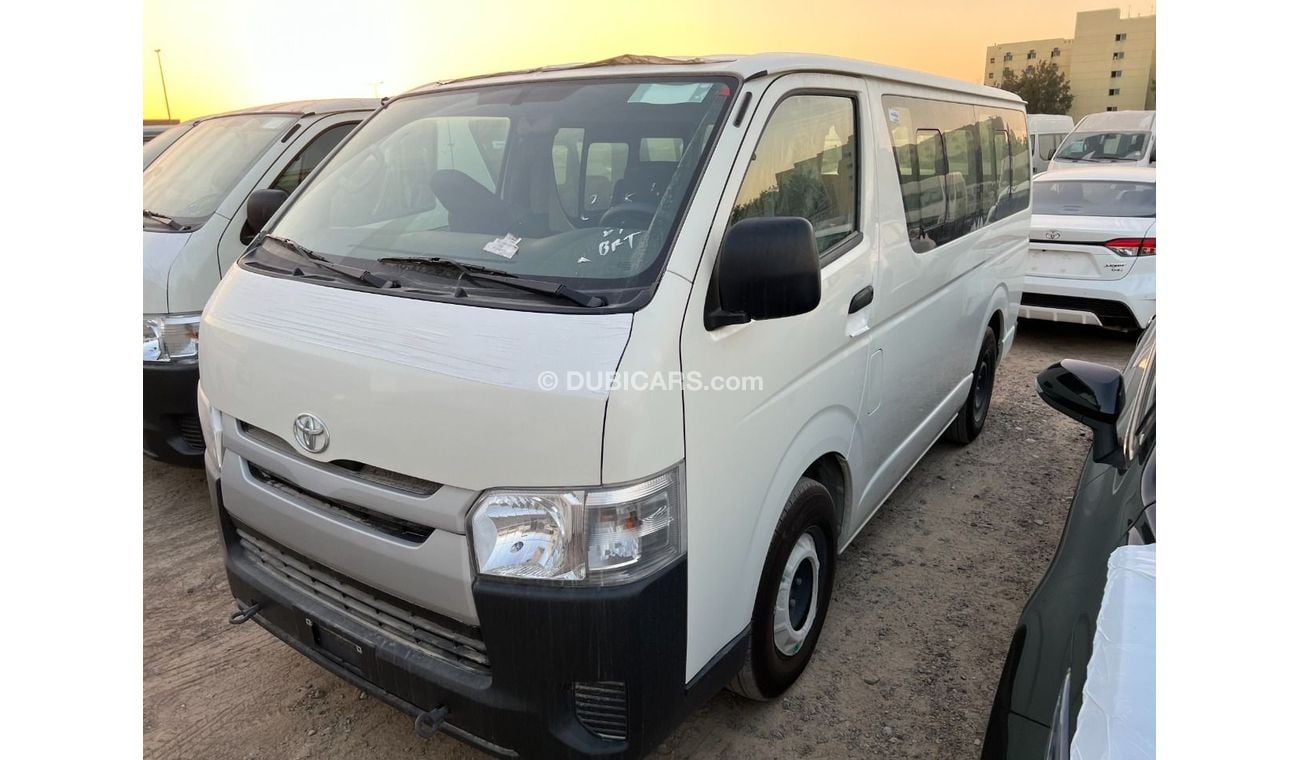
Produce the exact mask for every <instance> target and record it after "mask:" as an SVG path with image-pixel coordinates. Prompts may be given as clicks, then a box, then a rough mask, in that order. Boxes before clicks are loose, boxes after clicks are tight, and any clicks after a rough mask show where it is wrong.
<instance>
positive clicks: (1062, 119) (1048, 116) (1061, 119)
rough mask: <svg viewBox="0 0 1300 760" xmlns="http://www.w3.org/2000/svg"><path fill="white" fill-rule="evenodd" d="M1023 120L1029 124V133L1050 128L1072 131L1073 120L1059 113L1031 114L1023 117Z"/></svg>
mask: <svg viewBox="0 0 1300 760" xmlns="http://www.w3.org/2000/svg"><path fill="white" fill-rule="evenodd" d="M1025 120H1026V121H1028V122H1029V131H1030V132H1033V131H1035V130H1036V129H1046V128H1050V127H1067V128H1068V129H1074V119H1071V118H1070V117H1069V116H1066V115H1064V114H1059V113H1031V114H1027V115H1026V116H1025Z"/></svg>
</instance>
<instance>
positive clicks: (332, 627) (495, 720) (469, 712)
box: [209, 472, 744, 758]
mask: <svg viewBox="0 0 1300 760" xmlns="http://www.w3.org/2000/svg"><path fill="white" fill-rule="evenodd" d="M212 475H213V473H212V472H209V484H210V489H211V496H212V498H213V501H214V503H215V504H216V509H217V513H218V516H219V520H220V523H221V528H222V536H223V539H224V542H225V547H226V571H227V576H228V578H229V581H230V589H231V592H232V593H233V595H234V596H235V598H236V600H237V601H238V603H239V605H240V607H241V608H247V607H250V606H252V605H258V607H257V612H256V614H255V615H254V617H253V618H252V619H253V620H256V621H257V622H258V623H259V624H260V625H262V626H263V627H264V628H266V629H267V630H268V631H270V632H271V633H272V634H274V635H275V636H276V637H277V638H280V639H281V640H283V641H285V642H286V643H288V644H289V645H290V646H292V647H293V648H294V649H296V650H297V651H299V652H300V653H302V654H303V655H305V656H307V657H308V658H309V659H311V660H312V661H313V662H316V663H317V664H318V665H320V666H322V667H324V668H325V669H326V670H329V671H330V672H332V673H334V674H335V675H337V676H339V677H340V678H343V679H344V680H346V681H348V682H349V683H351V684H353V685H355V686H357V687H358V688H361V689H363V690H365V691H367V692H369V693H371V694H373V695H375V696H376V697H377V698H379V699H382V700H383V701H385V702H387V703H388V704H389V705H391V706H393V707H396V708H397V709H398V710H400V711H402V712H404V713H406V714H407V715H410V716H416V715H418V714H420V713H423V712H425V711H429V710H433V709H435V708H437V707H443V706H445V707H446V708H448V711H449V712H448V714H447V717H446V722H445V723H444V724H443V728H442V730H444V731H445V732H446V733H448V734H449V735H451V736H453V737H455V738H457V739H460V740H462V741H465V742H467V743H470V744H473V745H475V746H478V747H479V748H481V749H484V750H486V751H488V752H490V753H492V754H495V755H497V756H502V757H512V756H524V757H601V758H632V757H640V756H642V755H644V754H646V753H647V752H650V751H651V750H653V749H654V748H655V747H656V746H657V745H658V744H659V742H661V741H662V740H663V739H664V738H666V737H667V735H668V733H669V732H670V731H671V730H672V728H673V727H674V726H676V725H677V723H678V722H680V721H681V719H682V718H684V717H685V716H686V715H687V714H688V713H689V712H690V710H692V709H694V707H695V706H697V705H698V704H700V703H702V702H703V701H704V700H706V699H708V698H709V697H710V696H712V695H713V694H714V693H716V692H717V691H718V690H719V689H720V688H722V686H723V685H724V684H725V683H726V681H727V680H728V679H729V678H730V677H731V675H732V674H733V673H734V672H735V670H736V669H737V668H738V667H739V661H738V660H737V659H736V657H737V656H742V655H743V652H744V646H743V640H742V639H741V638H739V637H738V639H737V641H736V642H733V646H731V647H729V648H728V649H727V650H726V652H727V654H726V655H725V656H724V655H720V656H719V657H718V658H715V660H714V664H713V667H711V668H707V669H706V670H705V672H704V673H703V674H701V675H700V676H699V677H697V678H696V679H695V680H694V681H692V683H690V684H684V683H683V679H684V673H685V655H686V640H685V637H686V560H685V558H684V557H683V558H682V559H680V560H679V561H678V562H676V563H674V564H673V565H671V566H669V567H667V568H665V569H664V570H662V571H661V572H659V573H658V574H656V575H654V576H652V577H650V578H648V579H645V580H643V581H640V582H637V583H632V584H628V585H625V586H617V587H610V588H582V589H578V588H551V587H541V586H537V585H524V584H518V583H502V582H496V581H490V580H484V579H478V580H476V581H475V582H474V584H473V596H474V603H475V606H476V608H477V611H478V617H479V622H480V625H481V629H480V630H481V635H482V640H483V643H484V645H485V647H486V652H487V655H488V657H490V660H491V665H490V672H488V673H482V672H471V671H469V670H466V669H464V668H460V667H457V666H456V665H454V664H451V663H448V662H445V661H442V660H439V659H437V658H435V657H432V656H429V655H428V654H426V653H425V652H424V651H423V650H421V649H418V648H416V647H414V646H411V645H408V644H406V643H405V642H403V641H399V640H397V639H396V638H394V637H391V636H389V635H387V634H385V633H383V632H382V631H380V630H379V629H378V628H374V627H371V626H370V625H368V624H366V623H363V622H361V621H360V620H358V619H357V618H356V617H355V616H353V615H351V614H349V613H346V612H344V611H343V610H342V609H341V608H339V607H336V606H334V605H332V604H328V603H325V602H322V601H321V600H320V599H319V598H317V597H313V596H311V595H309V594H307V593H304V592H302V591H300V590H299V589H296V588H294V587H293V586H292V585H291V584H288V583H285V582H284V581H283V580H281V579H279V578H277V577H275V576H274V575H272V574H271V573H269V572H267V571H266V570H265V569H263V568H262V567H261V566H259V565H258V563H257V562H256V561H255V560H254V559H252V558H250V557H249V556H248V555H247V553H246V552H245V551H244V550H243V548H242V547H241V544H240V540H239V538H238V536H237V534H236V532H235V531H236V525H235V522H234V520H233V519H232V518H231V516H230V515H229V514H228V513H227V512H226V510H225V508H224V506H223V505H222V503H221V496H220V486H219V481H217V480H216V479H215V478H213V477H212ZM340 646H342V649H340ZM611 683H613V684H621V685H622V689H623V690H624V691H625V695H626V696H625V699H624V704H623V707H622V709H621V712H622V714H623V716H625V717H623V718H622V719H621V722H622V723H623V725H624V728H625V730H624V731H623V732H622V734H623V735H624V737H625V738H603V737H602V736H598V735H597V734H596V733H595V732H594V730H593V729H591V728H589V726H591V725H592V717H591V716H592V711H593V710H595V712H596V713H597V717H596V722H597V723H598V724H599V726H600V728H601V729H604V732H605V733H607V734H609V733H613V734H615V735H617V734H618V733H619V732H618V731H617V730H614V731H609V730H608V728H609V726H610V722H609V718H610V716H611V715H613V720H614V722H615V723H618V722H620V721H619V716H618V713H619V712H620V710H619V708H618V707H617V706H615V707H614V708H612V709H611V708H609V707H608V706H607V705H604V704H597V705H595V706H593V705H591V704H589V703H586V702H582V701H581V700H580V699H579V697H577V696H576V694H577V692H580V691H583V690H584V686H583V685H586V684H605V685H609V684H611ZM575 684H576V685H578V689H577V690H575ZM580 702H581V704H580Z"/></svg>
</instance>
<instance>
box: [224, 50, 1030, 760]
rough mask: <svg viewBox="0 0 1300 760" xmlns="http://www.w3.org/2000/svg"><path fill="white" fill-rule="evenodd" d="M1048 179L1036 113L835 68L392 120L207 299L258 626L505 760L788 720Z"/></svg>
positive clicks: (484, 100) (987, 387) (706, 78)
mask: <svg viewBox="0 0 1300 760" xmlns="http://www.w3.org/2000/svg"><path fill="white" fill-rule="evenodd" d="M1029 166H1030V164H1029V141H1028V135H1027V130H1026V126H1025V116H1024V104H1023V102H1022V101H1020V100H1019V99H1018V98H1016V97H1015V96H1014V95H1011V94H1009V93H1007V92H1004V91H1002V90H995V89H991V88H987V87H981V86H978V85H969V84H965V83H962V82H958V81H953V80H948V79H942V78H938V77H934V76H930V75H926V74H918V73H913V72H909V71H902V70H899V69H893V68H887V67H884V66H877V65H872V64H866V63H860V62H857V61H849V60H842V59H837V58H826V57H819V56H807V55H789V54H781V55H777V54H771V55H753V56H747V57H742V58H735V59H732V58H709V59H689V60H677V59H664V58H654V59H643V58H634V57H623V58H620V59H616V60H614V61H605V62H601V63H599V64H591V65H585V66H568V67H561V68H551V69H542V70H535V71H530V72H519V73H513V74H503V75H497V76H492V77H481V78H473V79H469V80H461V81H456V82H448V83H438V84H434V85H431V86H428V87H424V88H420V89H417V90H414V91H412V92H409V93H406V94H404V95H401V96H399V97H396V98H393V99H392V100H390V101H387V102H386V103H385V104H384V105H383V106H382V107H381V109H380V110H379V111H378V112H377V113H376V114H375V115H374V116H373V117H372V118H371V119H370V120H369V121H367V122H366V123H365V124H364V125H363V126H362V127H361V128H360V129H358V130H357V132H356V133H355V134H354V135H353V136H352V137H351V138H349V139H348V141H347V142H346V143H344V144H343V145H342V146H341V147H340V148H339V150H338V151H337V152H336V153H335V154H334V156H332V157H331V158H330V159H329V161H328V162H327V163H326V164H325V165H323V166H322V167H321V168H320V170H318V171H317V172H316V173H315V174H314V175H313V176H312V177H311V179H310V180H308V182H307V183H306V184H305V185H304V186H303V187H302V188H301V189H300V190H299V192H298V193H297V194H296V195H295V196H294V197H293V199H291V200H290V201H289V202H288V204H286V205H285V206H284V207H282V208H281V209H280V210H279V211H278V212H277V214H276V216H275V217H274V218H272V219H271V221H270V222H269V223H268V225H267V227H266V228H265V229H264V231H263V232H262V234H261V236H260V237H259V238H258V239H257V240H256V241H255V242H254V244H253V245H252V246H250V248H249V252H248V253H247V254H246V255H245V256H243V257H242V258H241V259H240V261H239V264H238V265H237V266H234V267H231V269H230V271H229V272H228V273H227V275H226V277H225V278H224V279H223V280H222V282H221V285H220V286H219V287H218V288H217V290H216V292H215V293H214V294H213V297H212V300H211V301H210V302H209V303H208V307H207V309H206V310H205V311H204V316H203V333H202V334H203V352H202V354H201V355H200V364H201V366H202V383H201V387H200V390H199V399H200V406H201V408H202V410H203V413H202V415H201V417H202V421H203V424H204V432H205V435H206V436H207V442H208V449H207V455H206V461H207V471H208V476H209V484H210V489H211V494H212V499H213V502H214V504H215V508H216V512H217V514H218V516H219V522H220V525H221V528H222V534H223V538H224V545H225V550H226V566H227V573H228V578H229V582H230V587H231V590H232V592H233V594H234V596H235V598H236V600H237V604H238V608H239V609H238V611H237V612H235V613H234V615H232V622H235V623H242V622H244V621H247V620H250V619H251V620H256V621H257V622H258V623H259V624H261V625H262V626H264V627H265V628H266V629H267V630H269V631H271V632H272V633H273V634H275V635H276V636H278V637H280V638H281V639H283V640H284V641H286V642H287V643H289V644H290V645H291V646H293V647H294V649H296V650H297V651H299V652H300V653H302V654H303V655H305V656H306V657H309V658H310V659H312V660H313V661H315V662H317V663H318V664H320V665H321V666H323V667H324V668H326V669H327V670H329V671H331V672H333V673H335V674H336V675H338V676H339V677H340V678H343V679H345V680H347V681H348V682H350V683H352V684H355V685H356V686H358V687H359V688H362V689H365V690H366V691H368V692H369V693H371V694H374V695H376V696H377V697H379V698H381V699H383V700H385V701H386V702H388V703H389V704H391V705H393V706H395V707H397V708H398V709H400V710H403V711H405V712H406V713H408V714H410V715H411V716H413V717H415V719H416V721H415V725H416V729H417V730H418V731H419V732H421V734H423V735H428V734H430V733H432V732H434V731H437V730H439V729H441V730H444V731H446V732H448V733H449V734H451V735H453V736H455V737H457V738H460V739H462V740H465V741H467V742H471V743H473V744H475V745H477V746H479V747H482V748H484V749H486V750H488V751H491V752H494V753H497V754H503V755H508V754H512V753H518V754H521V755H540V756H548V757H550V756H565V757H595V756H601V757H614V756H618V757H636V756H639V755H642V754H644V753H646V752H647V751H651V750H653V749H654V748H655V747H656V746H657V744H658V743H659V742H660V741H661V740H662V739H663V738H664V737H666V736H667V734H668V733H669V732H670V731H671V730H672V728H673V726H675V725H676V724H677V723H678V722H679V721H680V720H681V719H682V718H683V717H684V716H685V715H686V714H687V713H688V712H689V711H690V710H692V709H693V708H694V707H696V706H698V705H700V704H701V703H703V702H704V700H706V699H708V698H709V697H710V696H711V695H713V694H714V693H716V692H717V691H718V690H719V689H720V688H722V687H724V686H725V685H727V684H728V683H730V684H731V685H732V687H733V688H734V689H736V690H737V691H738V692H740V693H741V694H744V695H746V696H749V697H753V698H757V699H770V698H773V697H776V696H777V695H779V694H781V693H782V692H783V691H784V690H785V689H786V688H787V687H789V686H790V685H791V684H792V683H793V682H794V681H795V679H796V678H798V676H799V674H800V673H801V672H802V671H803V669H804V666H805V665H806V664H807V662H808V659H809V657H810V655H811V653H812V651H813V649H814V648H815V646H816V644H817V638H818V635H819V632H820V631H821V627H822V623H823V622H824V621H825V619H826V614H827V606H828V604H829V601H830V598H831V586H832V582H833V580H834V570H835V562H836V556H837V554H838V553H839V552H840V551H842V550H843V549H844V548H845V547H846V546H847V545H848V544H849V542H850V541H851V540H852V539H853V538H854V536H855V535H857V533H858V532H859V531H860V530H861V529H862V527H863V525H865V524H866V522H867V520H868V519H869V518H870V517H871V516H872V515H873V514H874V513H875V512H876V510H877V509H878V508H879V507H880V505H881V503H882V502H884V500H885V498H886V497H887V496H889V494H890V492H891V491H892V490H893V489H894V487H895V486H897V485H898V483H899V482H900V481H901V480H902V479H903V477H904V476H905V475H906V474H907V473H908V471H909V470H910V469H911V468H912V467H913V465H915V464H916V463H917V461H918V460H919V459H920V458H921V457H922V456H923V455H924V454H925V453H926V451H927V450H928V449H929V448H930V446H931V444H932V443H934V442H935V441H936V440H937V439H938V438H940V437H941V436H943V435H944V433H945V431H947V432H948V435H949V437H950V438H952V439H953V440H956V441H958V442H969V441H971V440H972V439H974V438H975V437H976V436H977V435H979V432H980V430H981V429H982V427H983V425H984V422H985V419H986V416H987V414H988V411H989V404H990V399H991V392H992V387H993V381H994V374H995V369H996V367H997V363H998V361H999V359H1000V358H1001V357H1003V356H1005V355H1006V352H1007V351H1008V350H1009V349H1010V347H1011V343H1012V338H1013V336H1014V334H1015V326H1016V312H1017V309H1018V307H1019V303H1020V295H1021V283H1022V279H1023V269H1024V266H1025V261H1026V257H1027V252H1028V238H1029V177H1030V168H1029ZM935 177H940V178H947V179H943V180H941V181H939V182H937V183H934V187H933V188H931V187H930V185H929V184H927V183H929V181H930V180H931V179H932V178H935ZM904 188H908V190H907V191H904ZM927 193H933V194H936V195H937V198H938V200H936V201H931V200H928V199H926V200H923V198H922V196H923V195H924V194H927Z"/></svg>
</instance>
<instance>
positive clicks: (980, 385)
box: [944, 327, 998, 445]
mask: <svg viewBox="0 0 1300 760" xmlns="http://www.w3.org/2000/svg"><path fill="white" fill-rule="evenodd" d="M997 369H998V339H997V336H996V335H994V334H993V328H992V327H985V328H984V340H983V341H982V342H981V343H980V352H979V356H978V358H977V359H976V360H975V372H974V373H973V375H972V378H971V384H970V392H969V393H968V394H966V403H965V404H962V407H961V411H960V412H958V413H957V419H955V420H953V421H952V425H950V426H949V427H948V430H947V432H946V433H944V437H946V438H947V439H948V440H950V441H952V442H953V443H959V444H962V445H965V444H968V443H970V442H971V441H973V440H975V439H976V438H978V437H979V434H980V431H982V430H983V429H984V420H986V419H988V416H989V406H990V405H991V404H992V402H993V380H994V376H995V375H996V373H997Z"/></svg>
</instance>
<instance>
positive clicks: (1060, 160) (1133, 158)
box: [1048, 111, 1156, 169]
mask: <svg viewBox="0 0 1300 760" xmlns="http://www.w3.org/2000/svg"><path fill="white" fill-rule="evenodd" d="M1113 163H1118V164H1127V165H1131V166H1155V163H1156V112H1155V111H1106V112H1104V113H1093V114H1088V115H1087V116H1085V117H1083V118H1082V119H1080V120H1079V123H1078V124H1077V125H1076V126H1075V127H1074V131H1073V132H1071V133H1070V134H1069V135H1067V136H1066V138H1065V141H1064V142H1062V143H1061V145H1060V147H1058V148H1057V149H1056V153H1055V155H1053V156H1052V161H1051V165H1050V166H1049V167H1048V168H1049V169H1068V168H1070V167H1072V166H1087V165H1089V164H1113Z"/></svg>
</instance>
